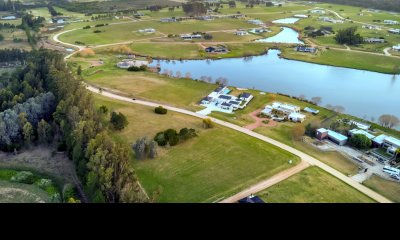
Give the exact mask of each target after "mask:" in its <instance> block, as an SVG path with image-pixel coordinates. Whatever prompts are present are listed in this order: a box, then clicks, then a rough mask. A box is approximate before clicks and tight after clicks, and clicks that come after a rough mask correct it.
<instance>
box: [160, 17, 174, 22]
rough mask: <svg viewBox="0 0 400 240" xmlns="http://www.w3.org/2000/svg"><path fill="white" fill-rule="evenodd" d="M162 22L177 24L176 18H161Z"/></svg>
mask: <svg viewBox="0 0 400 240" xmlns="http://www.w3.org/2000/svg"><path fill="white" fill-rule="evenodd" d="M160 22H162V23H169V22H176V19H175V18H161V19H160Z"/></svg>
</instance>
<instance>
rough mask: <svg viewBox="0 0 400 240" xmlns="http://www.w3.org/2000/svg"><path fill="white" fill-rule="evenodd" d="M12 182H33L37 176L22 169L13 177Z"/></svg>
mask: <svg viewBox="0 0 400 240" xmlns="http://www.w3.org/2000/svg"><path fill="white" fill-rule="evenodd" d="M11 182H17V183H25V184H33V183H34V182H35V176H34V175H33V173H31V172H28V171H21V172H18V173H17V174H15V175H14V176H13V177H12V178H11Z"/></svg>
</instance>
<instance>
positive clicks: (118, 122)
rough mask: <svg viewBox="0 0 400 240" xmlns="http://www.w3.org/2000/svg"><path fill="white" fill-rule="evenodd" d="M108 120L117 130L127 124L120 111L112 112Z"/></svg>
mask: <svg viewBox="0 0 400 240" xmlns="http://www.w3.org/2000/svg"><path fill="white" fill-rule="evenodd" d="M110 122H111V124H112V126H113V127H114V129H115V130H119V131H120V130H122V129H124V128H125V127H126V126H127V125H128V120H127V119H126V117H125V115H124V114H122V113H116V112H112V113H111V119H110Z"/></svg>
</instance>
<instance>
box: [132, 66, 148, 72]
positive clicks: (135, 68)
mask: <svg viewBox="0 0 400 240" xmlns="http://www.w3.org/2000/svg"><path fill="white" fill-rule="evenodd" d="M146 70H147V66H145V65H142V66H140V67H136V66H130V67H128V71H130V72H140V71H146Z"/></svg>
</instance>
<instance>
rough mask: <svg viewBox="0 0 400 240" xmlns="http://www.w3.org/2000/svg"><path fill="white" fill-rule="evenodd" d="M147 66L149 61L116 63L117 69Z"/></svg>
mask: <svg viewBox="0 0 400 240" xmlns="http://www.w3.org/2000/svg"><path fill="white" fill-rule="evenodd" d="M147 65H149V61H145V60H131V59H129V60H123V61H121V62H119V63H117V67H119V68H123V69H125V68H129V67H141V66H147Z"/></svg>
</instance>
